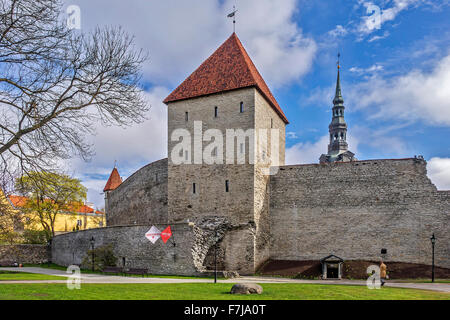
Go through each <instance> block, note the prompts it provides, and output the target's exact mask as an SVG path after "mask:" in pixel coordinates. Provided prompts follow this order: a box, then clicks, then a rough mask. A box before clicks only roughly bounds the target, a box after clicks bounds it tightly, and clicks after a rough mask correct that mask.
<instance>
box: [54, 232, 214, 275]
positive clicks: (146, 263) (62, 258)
mask: <svg viewBox="0 0 450 320" xmlns="http://www.w3.org/2000/svg"><path fill="white" fill-rule="evenodd" d="M155 226H156V227H157V228H158V229H159V230H164V228H166V227H167V225H158V224H157V225H155ZM150 227H151V225H136V226H115V227H106V228H98V229H88V230H83V231H77V232H70V233H66V234H62V235H58V236H55V237H54V238H53V241H52V261H53V262H54V263H56V264H59V265H63V266H68V265H71V264H81V261H82V260H83V258H84V257H85V256H86V253H87V251H88V250H90V249H91V244H90V239H91V237H94V239H95V247H99V246H102V245H107V244H110V245H112V247H113V251H114V254H115V256H116V257H117V258H118V260H117V265H118V266H123V258H125V267H127V268H147V269H148V270H149V272H150V273H152V274H171V275H174V274H179V275H196V274H198V273H199V271H198V268H196V267H195V264H194V258H193V254H194V252H193V249H192V248H193V247H194V242H195V235H194V232H193V230H192V228H191V227H190V226H188V225H187V224H171V229H172V233H173V237H172V238H171V239H169V240H168V242H167V243H166V244H164V242H163V241H162V240H161V239H159V240H158V241H157V242H156V243H155V244H152V243H151V242H150V241H149V240H148V239H147V238H145V233H146V232H147V231H148V230H149V229H150ZM172 240H174V241H175V246H174V245H173V242H172ZM205 250H206V249H205Z"/></svg>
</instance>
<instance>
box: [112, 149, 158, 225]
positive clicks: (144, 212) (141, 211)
mask: <svg viewBox="0 0 450 320" xmlns="http://www.w3.org/2000/svg"><path fill="white" fill-rule="evenodd" d="M166 222H167V158H166V159H161V160H158V161H155V162H153V163H150V164H148V165H146V166H144V167H143V168H141V169H139V170H138V171H136V172H135V173H134V174H133V175H131V176H130V177H128V179H126V180H125V181H124V182H123V183H122V184H121V185H120V186H119V187H118V188H117V189H115V190H113V191H111V192H109V193H108V194H107V199H106V225H107V226H115V225H129V224H150V223H166Z"/></svg>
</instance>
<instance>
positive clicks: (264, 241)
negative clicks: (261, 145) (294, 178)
mask: <svg viewBox="0 0 450 320" xmlns="http://www.w3.org/2000/svg"><path fill="white" fill-rule="evenodd" d="M255 106H256V107H255V129H257V130H259V129H267V133H268V135H267V150H265V151H266V153H267V156H268V157H271V153H272V137H271V134H272V129H275V130H278V137H279V138H278V146H277V147H275V148H274V149H275V150H277V151H278V163H276V164H272V166H273V165H276V166H283V165H284V157H285V144H286V138H285V133H286V124H285V123H284V121H283V120H282V119H281V118H280V117H279V115H278V114H277V113H276V112H275V111H274V109H273V108H272V107H271V106H270V105H269V103H268V102H267V100H266V99H265V98H264V97H263V96H262V95H261V94H260V93H259V92H258V91H257V90H255ZM274 140H275V139H274ZM269 167H270V164H265V163H261V162H258V163H257V164H256V165H255V173H254V175H255V178H254V180H255V186H254V210H255V225H256V235H255V249H254V250H255V269H258V268H259V266H260V265H261V264H262V263H264V262H265V261H266V260H267V259H269V258H270V214H269V181H270V175H268V174H267V169H268V168H269ZM271 169H272V171H273V170H274V169H277V167H272V168H271Z"/></svg>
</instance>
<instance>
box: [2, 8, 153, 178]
mask: <svg viewBox="0 0 450 320" xmlns="http://www.w3.org/2000/svg"><path fill="white" fill-rule="evenodd" d="M61 8H62V5H61V3H60V2H59V1H55V0H0V172H3V171H4V172H12V171H14V170H16V169H17V168H19V169H20V171H30V170H35V171H36V170H42V169H49V168H54V167H55V166H56V165H57V163H58V161H59V160H61V159H67V158H70V157H72V156H74V155H77V156H80V157H82V158H83V159H88V158H89V157H90V156H92V154H93V153H92V148H91V147H92V146H91V145H90V144H89V143H87V142H86V135H87V134H92V133H95V125H96V124H98V123H101V124H103V125H121V126H124V125H129V124H131V123H133V122H140V121H142V120H144V115H145V112H146V111H147V110H148V109H149V106H148V104H147V101H146V100H145V97H144V95H143V92H142V90H141V89H140V87H139V81H140V77H141V71H140V70H141V65H142V63H143V62H144V61H145V59H146V55H145V54H144V53H143V52H142V51H141V50H137V49H136V48H135V47H134V44H133V43H134V42H133V38H132V37H130V36H128V35H127V34H125V33H124V32H123V31H122V29H121V28H112V27H108V28H104V29H100V28H97V29H96V30H94V31H93V32H91V33H89V34H82V33H80V32H79V31H77V30H68V29H67V27H66V26H65V25H64V24H63V23H61V19H60V17H59V15H60V12H61ZM21 173H22V172H20V173H19V174H21Z"/></svg>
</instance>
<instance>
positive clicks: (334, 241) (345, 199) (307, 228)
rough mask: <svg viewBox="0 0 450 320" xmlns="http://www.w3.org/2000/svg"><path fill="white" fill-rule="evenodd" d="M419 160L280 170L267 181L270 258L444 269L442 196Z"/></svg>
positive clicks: (447, 214) (447, 242)
mask: <svg viewBox="0 0 450 320" xmlns="http://www.w3.org/2000/svg"><path fill="white" fill-rule="evenodd" d="M449 194H450V193H449V192H442V191H437V190H436V187H435V186H434V185H433V184H432V183H431V181H430V180H429V179H428V177H427V175H426V162H425V161H423V160H419V159H395V160H370V161H356V162H349V163H331V164H311V165H297V166H284V167H281V168H280V171H279V172H278V174H276V175H274V176H272V177H271V183H270V217H271V239H272V245H271V258H272V259H278V260H318V259H320V258H323V257H325V256H327V255H329V254H331V253H333V254H335V255H337V256H340V257H342V258H343V259H345V260H356V259H358V260H373V259H379V258H380V250H381V248H386V249H387V253H388V254H387V256H386V260H387V261H399V262H412V263H423V264H431V243H430V236H431V235H432V234H433V232H434V233H435V236H436V238H437V239H438V240H437V243H436V251H435V253H436V264H437V265H438V266H442V267H447V268H448V267H450V232H449V231H450V229H449V228H450V227H449V225H450V201H449V200H450V196H449Z"/></svg>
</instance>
